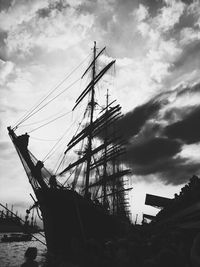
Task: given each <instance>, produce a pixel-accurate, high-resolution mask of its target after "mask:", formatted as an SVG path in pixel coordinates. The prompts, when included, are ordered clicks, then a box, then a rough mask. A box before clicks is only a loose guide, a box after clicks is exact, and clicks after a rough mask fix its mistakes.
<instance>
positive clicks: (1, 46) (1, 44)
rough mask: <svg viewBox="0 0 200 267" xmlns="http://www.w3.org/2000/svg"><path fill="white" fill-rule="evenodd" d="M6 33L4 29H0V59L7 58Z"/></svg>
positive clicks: (4, 59)
mask: <svg viewBox="0 0 200 267" xmlns="http://www.w3.org/2000/svg"><path fill="white" fill-rule="evenodd" d="M7 36H8V33H7V32H5V31H0V59H1V60H3V61H6V60H7V58H8V57H7V48H6V43H5V41H6V38H7Z"/></svg>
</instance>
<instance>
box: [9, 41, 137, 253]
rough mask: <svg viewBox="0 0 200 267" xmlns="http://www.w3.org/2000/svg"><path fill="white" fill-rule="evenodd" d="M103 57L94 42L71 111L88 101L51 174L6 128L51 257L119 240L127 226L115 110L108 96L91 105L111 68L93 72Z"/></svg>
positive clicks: (26, 140)
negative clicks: (31, 192) (75, 244)
mask: <svg viewBox="0 0 200 267" xmlns="http://www.w3.org/2000/svg"><path fill="white" fill-rule="evenodd" d="M104 51H105V47H104V48H103V49H101V50H100V51H98V50H97V48H96V42H94V47H93V49H92V58H91V61H90V63H89V65H88V67H87V68H86V70H85V72H84V73H83V75H82V78H83V77H85V76H86V75H88V74H90V81H89V82H88V84H87V86H86V87H85V88H84V90H83V91H82V93H81V94H80V96H79V97H78V98H77V100H76V102H75V105H74V108H73V110H74V109H76V108H77V107H78V106H79V105H80V104H81V105H82V104H83V102H84V101H83V100H85V99H86V98H87V99H88V100H89V101H88V102H87V104H86V109H85V112H84V114H83V120H82V123H80V124H79V126H78V130H77V131H76V133H75V134H74V135H73V137H72V138H71V139H70V141H69V142H68V144H65V145H64V146H65V150H64V153H63V157H61V159H60V164H58V168H57V170H56V172H55V173H52V170H48V169H47V168H46V167H45V166H44V162H43V161H41V160H38V159H37V158H36V157H35V156H34V155H33V154H32V152H31V151H30V150H29V134H27V133H25V134H22V135H17V127H8V133H9V136H10V138H11V140H12V142H13V144H14V146H15V148H16V151H17V153H18V155H19V157H20V160H21V162H22V164H23V166H24V169H25V171H26V174H27V176H28V179H29V182H30V184H31V186H32V188H33V190H34V193H35V196H36V198H37V204H38V206H39V209H40V211H41V215H42V218H43V224H44V232H45V237H46V243H47V248H48V250H49V251H50V252H51V253H54V254H65V255H68V257H70V255H71V250H72V244H73V242H75V240H76V241H78V242H85V241H86V240H89V239H91V238H93V239H98V240H102V239H106V238H112V237H116V236H122V235H124V234H125V232H126V230H127V227H128V226H129V224H130V211H129V198H128V192H129V191H130V190H131V189H132V188H130V187H129V185H128V175H129V174H130V170H129V169H127V168H126V167H125V166H124V164H123V157H124V153H125V141H124V140H123V136H119V134H118V132H117V130H116V129H117V127H116V125H117V123H118V121H119V120H120V119H121V117H122V114H121V107H120V105H118V104H116V101H109V95H108V93H107V94H106V96H105V97H104V100H105V102H104V103H105V105H104V106H100V105H99V104H98V100H97V88H98V85H99V83H100V81H101V79H102V78H103V77H104V75H105V74H106V73H107V72H108V70H109V69H111V68H112V66H113V65H114V63H115V60H111V61H110V62H109V63H108V64H107V63H105V66H104V67H103V68H102V69H100V70H99V65H98V67H97V62H98V60H99V58H100V57H101V56H102V55H103V52H104ZM98 90H99V88H98ZM72 150H75V152H76V153H75V155H76V156H77V158H76V159H74V158H73V161H72V160H71V159H72V157H70V156H69V157H67V155H68V154H69V153H70V152H71V151H72ZM64 159H65V160H64ZM67 161H68V162H67ZM63 177H64V179H65V181H64V182H63ZM61 180H62V182H61Z"/></svg>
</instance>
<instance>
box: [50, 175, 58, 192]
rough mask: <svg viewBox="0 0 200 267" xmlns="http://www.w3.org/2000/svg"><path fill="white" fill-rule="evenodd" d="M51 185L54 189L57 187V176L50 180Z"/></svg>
mask: <svg viewBox="0 0 200 267" xmlns="http://www.w3.org/2000/svg"><path fill="white" fill-rule="evenodd" d="M49 185H50V187H51V188H52V189H55V188H56V187H57V181H56V176H55V175H52V176H51V177H50V178H49Z"/></svg>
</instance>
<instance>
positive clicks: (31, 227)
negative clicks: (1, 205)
mask: <svg viewBox="0 0 200 267" xmlns="http://www.w3.org/2000/svg"><path fill="white" fill-rule="evenodd" d="M30 210H31V209H27V210H26V216H25V218H24V220H22V219H21V218H20V217H19V216H18V212H16V213H14V212H13V205H12V207H11V210H9V209H8V207H7V204H6V210H5V209H2V210H0V233H19V232H24V233H27V232H28V233H38V232H39V231H40V230H41V229H40V228H39V226H38V225H37V222H36V216H34V210H33V209H32V214H31V217H30V216H29V213H30ZM29 217H30V218H29Z"/></svg>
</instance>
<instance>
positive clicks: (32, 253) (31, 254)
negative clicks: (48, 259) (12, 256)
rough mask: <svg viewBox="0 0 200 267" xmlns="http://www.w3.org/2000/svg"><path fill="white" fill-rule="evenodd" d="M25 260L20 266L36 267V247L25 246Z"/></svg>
mask: <svg viewBox="0 0 200 267" xmlns="http://www.w3.org/2000/svg"><path fill="white" fill-rule="evenodd" d="M24 257H25V259H26V260H25V262H24V263H23V264H22V265H21V267H38V266H39V265H38V263H37V261H35V259H36V257H37V248H35V247H29V248H27V250H26V252H25V254H24Z"/></svg>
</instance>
